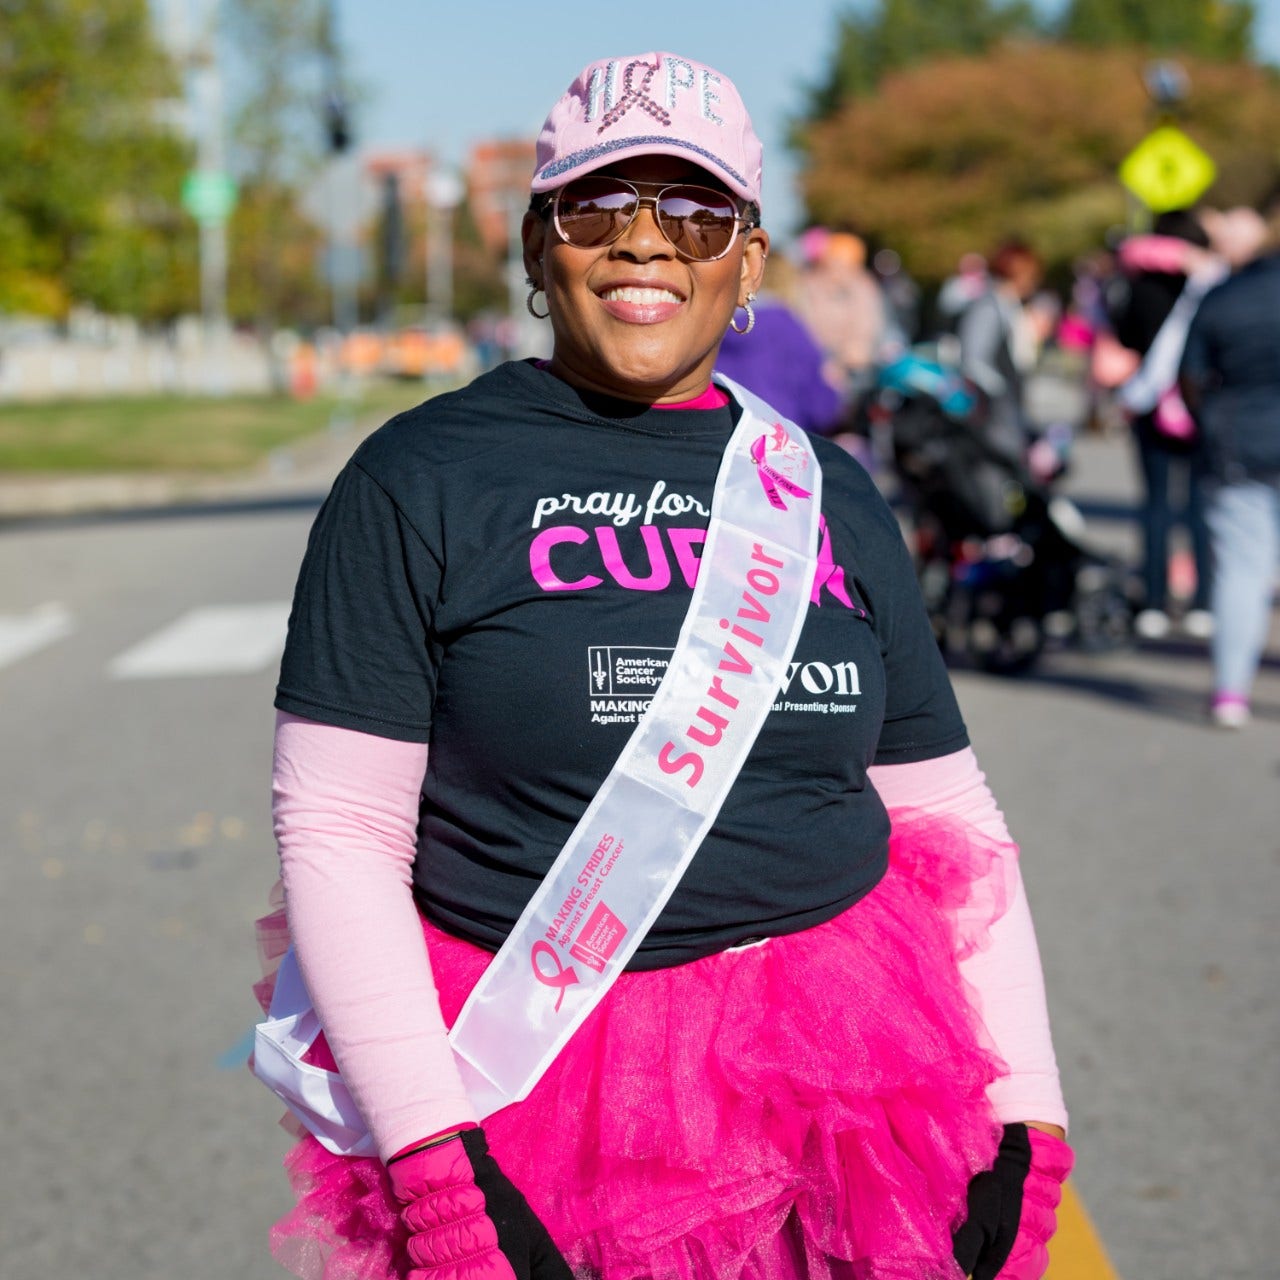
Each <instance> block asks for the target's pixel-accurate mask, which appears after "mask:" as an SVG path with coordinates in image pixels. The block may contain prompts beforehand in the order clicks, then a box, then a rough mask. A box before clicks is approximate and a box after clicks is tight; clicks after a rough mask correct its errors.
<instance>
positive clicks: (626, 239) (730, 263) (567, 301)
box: [524, 155, 769, 403]
mask: <svg viewBox="0 0 1280 1280" xmlns="http://www.w3.org/2000/svg"><path fill="white" fill-rule="evenodd" d="M597 172H598V173H599V174H602V175H603V174H612V175H614V176H615V177H619V178H627V179H630V180H631V181H634V182H643V183H678V182H688V183H694V184H697V185H699V186H708V187H716V188H719V189H723V187H722V185H721V184H720V183H719V182H717V181H716V180H715V179H714V178H713V177H711V175H710V174H709V173H707V171H706V170H704V169H700V168H698V166H697V165H694V164H690V163H688V162H687V161H684V160H679V159H676V158H674V157H670V156H659V155H654V156H636V157H633V158H631V159H628V160H622V161H619V162H618V163H617V164H612V165H609V166H608V167H607V168H604V169H600V170H597ZM768 246H769V237H768V236H767V235H766V234H765V232H764V231H762V230H760V229H759V228H754V229H748V228H745V227H744V228H742V229H741V230H740V232H739V234H738V236H737V238H736V239H735V240H734V242H733V244H732V246H731V247H730V249H729V252H728V253H726V254H725V256H724V257H723V258H718V259H716V260H715V261H714V262H697V261H692V260H690V259H688V258H683V257H681V256H680V255H679V254H678V253H677V252H676V250H675V249H674V248H673V247H672V245H671V242H670V241H669V240H667V238H666V236H664V235H663V234H662V231H661V230H660V229H659V227H658V224H657V222H656V221H655V220H654V216H653V209H652V206H650V205H645V206H642V207H641V209H640V210H639V212H638V213H637V214H636V216H635V218H634V219H633V220H632V221H631V223H630V224H629V225H628V226H627V228H626V230H625V231H623V233H622V235H620V236H619V237H618V239H617V240H615V241H614V242H613V243H612V244H608V245H602V246H600V247H599V248H594V249H579V248H576V247H575V246H573V245H571V244H566V243H565V241H563V240H561V239H560V237H559V235H558V234H557V233H556V229H555V225H554V223H553V221H552V219H551V217H550V215H549V214H548V215H547V216H546V218H539V217H538V216H537V215H536V214H533V213H530V214H527V215H526V216H525V224H524V249H525V267H526V269H527V270H528V272H529V275H530V276H531V277H532V279H534V280H536V281H537V282H538V284H539V285H540V286H541V287H542V288H544V289H545V290H546V294H547V306H548V307H549V309H550V312H551V327H552V329H553V330H554V331H555V347H554V351H553V353H552V358H551V371H552V372H553V373H555V374H557V375H558V376H559V377H561V378H563V379H564V380H565V381H566V382H569V383H571V384H573V385H574V386H577V387H580V388H582V389H584V390H589V391H596V392H600V393H602V394H605V395H611V396H617V397H619V398H620V399H624V400H641V401H646V402H648V401H652V402H655V403H664V402H666V403H675V402H678V401H681V400H689V399H692V398H693V397H695V396H697V395H699V394H700V393H701V392H702V391H704V390H705V389H706V386H707V383H708V381H709V380H710V378H711V370H712V368H713V367H714V365H715V360H716V354H717V352H718V351H719V349H720V343H721V340H722V339H723V338H724V333H725V330H726V329H727V328H728V326H729V321H730V320H731V319H732V318H733V312H734V308H735V307H737V306H739V305H741V304H742V303H743V302H745V301H746V297H747V294H748V293H755V292H756V291H757V290H758V289H759V288H760V280H761V277H762V276H763V274H764V259H765V254H766V252H767V251H768Z"/></svg>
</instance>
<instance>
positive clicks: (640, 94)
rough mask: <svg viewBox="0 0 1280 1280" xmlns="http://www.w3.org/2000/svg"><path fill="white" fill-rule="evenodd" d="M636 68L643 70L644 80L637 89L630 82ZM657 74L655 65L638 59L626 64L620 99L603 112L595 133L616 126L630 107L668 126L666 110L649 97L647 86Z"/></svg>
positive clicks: (623, 71) (669, 121) (669, 118)
mask: <svg viewBox="0 0 1280 1280" xmlns="http://www.w3.org/2000/svg"><path fill="white" fill-rule="evenodd" d="M637 67H643V68H644V79H643V80H642V81H641V82H640V87H639V88H638V89H637V88H636V87H635V85H634V84H633V83H632V81H631V77H632V76H633V75H634V74H635V70H636V68H637ZM657 74H658V67H657V65H656V64H654V65H653V66H650V64H649V63H647V62H642V61H640V60H639V59H637V60H636V61H635V62H628V63H627V65H626V66H625V67H624V68H623V69H622V97H620V98H619V99H618V101H617V102H615V103H614V104H613V106H612V107H610V108H609V110H608V111H607V112H605V116H604V119H603V120H601V121H600V127H599V128H598V129H597V130H596V132H597V133H603V132H604V131H605V130H606V129H608V128H609V127H610V125H615V124H617V123H618V121H619V120H621V119H622V117H623V116H625V115H626V114H627V112H628V111H630V110H631V108H632V107H639V108H640V109H641V110H642V111H647V112H648V113H649V114H650V115H651V116H652V117H653V118H654V119H655V120H656V121H657V122H658V123H659V124H670V123H671V117H670V115H668V114H667V110H666V108H665V107H663V106H662V104H661V103H659V102H655V101H654V100H653V99H652V98H651V97H650V96H649V85H650V83H651V82H652V80H653V77H654V76H656V75H657Z"/></svg>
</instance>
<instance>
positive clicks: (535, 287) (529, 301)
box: [524, 280, 551, 320]
mask: <svg viewBox="0 0 1280 1280" xmlns="http://www.w3.org/2000/svg"><path fill="white" fill-rule="evenodd" d="M529 286H530V288H529V296H528V297H527V298H526V299H525V300H524V305H525V306H526V307H527V308H528V309H529V314H530V315H531V316H532V317H533V318H534V319H535V320H545V319H546V318H547V317H548V316H549V315H550V314H551V306H550V304H548V305H547V309H546V310H545V311H535V310H534V309H533V300H534V298H536V297H537V296H538V294H540V293H541V292H542V286H541V285H540V284H534V283H533V281H532V280H530V281H529Z"/></svg>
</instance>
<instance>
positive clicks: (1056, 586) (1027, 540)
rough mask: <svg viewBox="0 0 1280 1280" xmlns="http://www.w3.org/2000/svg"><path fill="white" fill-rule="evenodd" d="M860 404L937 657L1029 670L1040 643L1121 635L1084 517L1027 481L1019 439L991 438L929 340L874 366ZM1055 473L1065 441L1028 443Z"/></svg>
mask: <svg viewBox="0 0 1280 1280" xmlns="http://www.w3.org/2000/svg"><path fill="white" fill-rule="evenodd" d="M864 412H865V414H866V417H867V419H868V427H869V429H870V431H871V432H872V434H873V436H877V437H879V438H881V439H883V441H884V447H885V451H886V452H888V453H889V454H890V455H891V457H892V461H893V467H894V470H895V472H896V474H897V476H898V479H899V481H900V484H901V486H902V492H903V497H904V498H905V500H906V502H907V505H908V507H909V510H910V514H911V524H912V527H913V533H914V544H915V556H916V566H917V571H918V573H919V577H920V587H921V591H922V593H923V595H924V599H925V605H926V607H927V609H928V611H929V617H930V620H931V621H932V624H933V628H934V633H935V635H936V636H937V638H938V642H939V644H940V645H941V646H942V648H943V651H944V653H946V654H947V655H948V657H954V656H958V655H960V654H964V655H966V656H968V657H969V658H970V659H971V660H972V661H973V662H974V663H976V664H977V665H978V666H979V667H981V668H982V669H983V670H986V671H990V672H994V673H999V674H1010V675H1011V674H1015V673H1018V672H1022V671H1026V670H1028V669H1029V668H1030V667H1031V666H1032V665H1033V664H1034V663H1035V661H1036V660H1037V658H1038V657H1039V656H1040V654H1041V652H1042V651H1043V649H1044V646H1045V643H1046V641H1047V640H1049V639H1052V640H1056V641H1061V642H1065V643H1073V644H1075V645H1078V646H1079V647H1080V648H1083V649H1087V650H1102V649H1108V648H1114V647H1116V646H1118V645H1121V644H1123V643H1125V642H1126V641H1127V640H1128V639H1129V634H1130V618H1131V615H1132V609H1131V604H1130V601H1129V598H1128V594H1127V589H1126V584H1127V577H1128V575H1127V572H1126V570H1125V568H1124V566H1123V565H1122V564H1120V563H1119V562H1118V561H1115V560H1112V559H1110V558H1108V557H1105V556H1102V555H1099V554H1097V553H1096V552H1093V551H1090V550H1088V549H1087V548H1086V547H1085V546H1084V545H1083V544H1082V542H1081V540H1080V539H1081V534H1082V532H1083V526H1084V520H1083V517H1082V516H1081V515H1080V513H1079V511H1078V510H1077V508H1076V507H1075V506H1074V505H1073V504H1072V503H1070V502H1069V501H1068V500H1067V499H1065V498H1063V497H1061V496H1055V495H1053V494H1052V493H1051V491H1050V490H1049V488H1048V487H1047V484H1046V482H1045V479H1044V478H1043V477H1045V476H1051V475H1052V468H1046V467H1044V466H1041V468H1040V471H1039V475H1040V477H1041V478H1036V477H1033V475H1032V473H1031V471H1030V469H1029V467H1028V463H1027V454H1028V449H1027V445H1028V443H1029V442H1027V441H1026V440H1025V439H1024V438H1023V437H1022V435H1021V433H1020V432H1019V433H1018V438H1017V439H1016V440H1010V439H1002V438H1001V437H1000V433H999V432H998V431H997V430H994V429H993V428H992V424H991V423H990V421H989V415H988V413H987V406H986V401H985V399H984V397H983V396H982V395H981V393H980V392H979V391H978V390H977V389H976V388H975V387H974V386H973V385H972V384H971V383H969V382H968V381H966V380H965V379H964V378H963V377H962V376H961V375H960V374H959V372H958V371H956V370H955V369H954V368H952V367H950V366H948V365H947V364H946V363H944V362H943V361H941V360H939V359H938V358H937V356H936V354H935V353H934V352H933V351H932V350H931V349H929V348H913V349H912V350H910V351H907V352H905V353H904V354H902V355H901V356H900V357H898V358H897V359H895V360H893V361H891V362H890V363H888V364H887V365H885V366H884V367H883V368H882V369H881V370H880V372H879V375H878V377H877V381H876V386H875V388H874V389H873V391H872V392H871V394H870V396H869V398H868V401H867V402H866V405H865V408H864ZM1036 447H1037V448H1038V449H1040V450H1041V453H1042V454H1043V452H1044V450H1046V449H1048V450H1049V451H1050V452H1051V453H1052V454H1053V455H1054V456H1055V457H1056V458H1057V468H1056V469H1057V473H1058V474H1060V473H1061V471H1062V470H1063V469H1064V468H1065V447H1063V445H1062V443H1061V442H1059V443H1058V444H1054V443H1053V442H1052V441H1051V440H1049V439H1048V438H1046V439H1042V440H1041V441H1039V442H1038V443H1037V445H1036Z"/></svg>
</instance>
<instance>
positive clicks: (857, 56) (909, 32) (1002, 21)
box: [805, 0, 1037, 121]
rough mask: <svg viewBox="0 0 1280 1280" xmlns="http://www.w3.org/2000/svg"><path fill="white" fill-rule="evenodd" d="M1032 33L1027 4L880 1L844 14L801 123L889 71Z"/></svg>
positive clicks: (820, 116)
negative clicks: (824, 71)
mask: <svg viewBox="0 0 1280 1280" xmlns="http://www.w3.org/2000/svg"><path fill="white" fill-rule="evenodd" d="M1036 30H1037V21H1036V17H1035V13H1034V11H1033V10H1032V8H1031V6H1030V4H1028V3H1026V2H1025V0H1005V2H1004V3H1000V0H879V3H878V4H877V5H876V6H875V7H874V8H872V9H870V10H865V7H864V8H863V9H852V8H850V9H846V10H845V11H844V12H842V13H841V14H840V15H839V17H838V19H837V30H836V39H835V51H834V54H833V56H832V59H831V66H830V70H829V71H828V73H827V75H826V77H825V78H824V79H822V80H821V81H819V82H818V83H817V84H816V85H813V86H812V87H811V88H810V89H809V102H808V109H807V110H806V112H805V118H806V119H807V120H809V121H815V120H824V119H826V118H827V117H829V116H831V115H833V114H834V113H835V112H836V111H838V110H839V109H840V107H841V106H843V105H844V103H845V102H846V101H847V100H848V99H850V98H853V97H858V96H860V95H865V94H868V93H871V92H873V91H874V90H875V88H876V87H877V86H878V85H879V84H880V82H881V81H882V80H883V79H884V77H885V76H886V75H887V74H889V73H890V72H892V71H898V70H901V69H902V68H905V67H910V66H913V65H915V64H916V63H918V62H923V61H926V60H927V59H929V58H932V57H935V56H937V55H938V54H946V53H968V54H976V53H981V52H983V51H984V50H985V49H988V48H990V47H991V46H992V45H993V44H995V43H997V42H998V41H1000V40H1003V39H1005V38H1007V37H1008V36H1010V35H1014V34H1018V33H1032V32H1035V31H1036Z"/></svg>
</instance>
